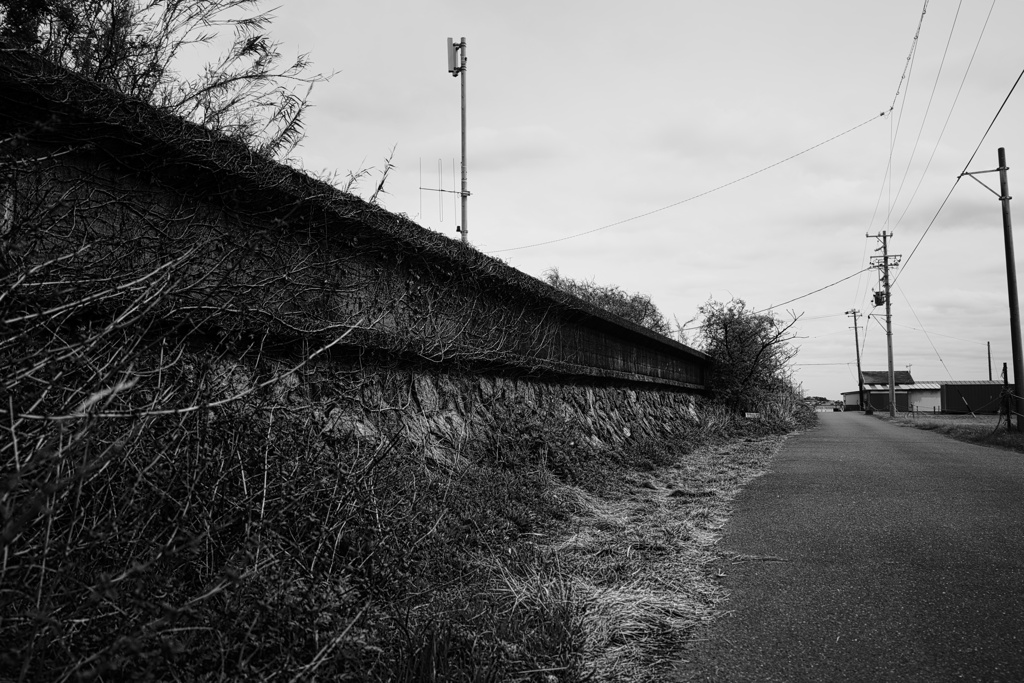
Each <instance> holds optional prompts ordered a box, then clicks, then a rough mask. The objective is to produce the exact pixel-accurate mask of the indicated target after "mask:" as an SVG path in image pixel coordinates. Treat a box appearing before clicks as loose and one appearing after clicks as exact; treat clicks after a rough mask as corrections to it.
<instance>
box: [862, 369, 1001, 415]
mask: <svg viewBox="0 0 1024 683" xmlns="http://www.w3.org/2000/svg"><path fill="white" fill-rule="evenodd" d="M861 376H862V377H863V380H864V403H865V407H868V406H870V407H871V409H872V410H879V411H888V410H889V373H888V371H885V370H865V371H864V372H863V373H861ZM893 379H894V380H895V382H894V386H893V388H894V390H895V391H894V393H895V394H896V411H897V412H901V413H907V412H911V411H914V412H926V413H969V412H971V413H997V412H999V405H1000V401H999V398H1000V396H1001V395H1002V390H1003V383H1002V382H1001V381H997V380H977V381H955V380H949V381H939V382H934V381H928V382H917V381H914V378H913V377H912V376H911V375H910V373H909V372H907V371H906V370H899V371H896V372H894V373H893ZM859 393H860V392H859V391H856V390H855V391H844V392H843V406H844V408H845V409H846V410H858V408H859V405H860V401H859Z"/></svg>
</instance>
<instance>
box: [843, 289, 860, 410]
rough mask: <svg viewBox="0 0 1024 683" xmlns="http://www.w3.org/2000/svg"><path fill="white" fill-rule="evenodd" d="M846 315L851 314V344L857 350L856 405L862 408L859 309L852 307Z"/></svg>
mask: <svg viewBox="0 0 1024 683" xmlns="http://www.w3.org/2000/svg"><path fill="white" fill-rule="evenodd" d="M846 315H852V316H853V344H854V348H855V349H856V350H857V405H858V407H859V408H860V409H861V410H864V373H863V372H861V369H860V334H859V332H858V331H857V316H858V315H860V311H858V310H857V309H856V308H854V309H851V310H849V311H847V312H846Z"/></svg>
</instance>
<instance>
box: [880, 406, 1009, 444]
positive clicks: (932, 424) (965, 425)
mask: <svg viewBox="0 0 1024 683" xmlns="http://www.w3.org/2000/svg"><path fill="white" fill-rule="evenodd" d="M876 415H877V414H876ZM877 416H878V417H879V418H881V419H886V420H888V419H890V418H889V416H888V415H877ZM894 424H898V425H901V426H904V427H915V428H917V429H925V430H928V431H933V432H937V433H939V434H943V435H945V436H948V437H950V438H952V439H956V440H957V441H965V442H967V443H976V444H980V445H983V446H992V447H994V448H1002V449H1005V450H1008V451H1016V452H1018V453H1024V433H1022V432H1017V431H1009V430H1008V429H1007V426H1006V419H1005V418H1004V417H1003V416H1000V415H944V414H941V413H925V414H916V415H915V414H912V413H907V414H903V415H899V416H897V417H896V419H895V420H894Z"/></svg>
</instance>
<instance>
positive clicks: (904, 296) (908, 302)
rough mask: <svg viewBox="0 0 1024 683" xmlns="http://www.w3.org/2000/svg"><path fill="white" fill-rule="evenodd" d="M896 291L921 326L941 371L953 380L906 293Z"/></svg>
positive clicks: (901, 289) (901, 290)
mask: <svg viewBox="0 0 1024 683" xmlns="http://www.w3.org/2000/svg"><path fill="white" fill-rule="evenodd" d="M896 289H898V290H900V294H901V295H903V300H904V301H906V302H907V307H908V308H909V309H910V312H911V313H913V314H914V319H915V320H917V324H918V325H920V326H921V331H922V332H924V337H925V339H927V340H928V344H929V345H930V346H931V347H932V351H934V352H935V357H936V358H938V359H939V362H940V363H941V364H942V369H943V370H945V371H946V374H947V375H949V378H950V379H953V373H951V372H950V371H949V368H947V367H946V361H944V360H942V355H941V354H940V353H939V350H938V349H937V348H935V343H934V342H932V338H931V335H929V334H928V330H926V329H924V323H922V322H921V319H920V318H919V317H917V311H915V310H914V306H913V305H912V304H911V303H910V299H908V298H907V294H906V292H904V291H903V288H902V287H897V288H896Z"/></svg>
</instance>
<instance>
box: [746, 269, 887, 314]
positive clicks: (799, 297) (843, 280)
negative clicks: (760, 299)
mask: <svg viewBox="0 0 1024 683" xmlns="http://www.w3.org/2000/svg"><path fill="white" fill-rule="evenodd" d="M873 267H874V266H870V267H868V268H864V269H863V270H858V271H857V272H856V273H854V274H852V275H847V276H846V277H844V278H843V279H842V280H836V281H835V282H833V283H832V284H830V285H825V286H824V287H819V288H818V289H816V290H814V291H813V292H807V293H806V294H801V295H800V296H798V297H796V298H794V299H790V300H789V301H783V302H782V303H781V304H773V305H771V306H769V307H768V308H762V309H761V310H760V311H754V314H755V315H756V314H758V313H764V312H765V311H770V310H772V309H773V308H778V307H779V306H785V305H786V304H791V303H793V302H794V301H799V300H800V299H806V298H807V297H809V296H811V295H812V294H817V293H818V292H823V291H825V290H826V289H828V288H829V287H835V286H836V285H838V284H840V283H843V282H846V281H847V280H849V279H851V278H855V277H857V276H858V275H860V274H861V273H863V272H864V271H865V270H871V268H873Z"/></svg>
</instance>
